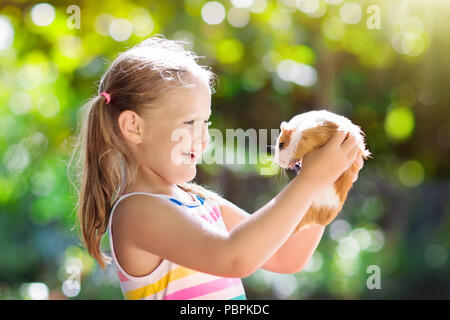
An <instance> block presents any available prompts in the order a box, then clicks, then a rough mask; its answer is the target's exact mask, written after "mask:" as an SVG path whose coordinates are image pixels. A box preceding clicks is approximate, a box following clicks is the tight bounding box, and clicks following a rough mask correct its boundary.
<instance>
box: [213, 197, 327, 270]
mask: <svg viewBox="0 0 450 320" xmlns="http://www.w3.org/2000/svg"><path fill="white" fill-rule="evenodd" d="M219 208H220V211H221V214H222V218H223V221H224V222H225V225H226V227H227V230H228V232H230V231H231V230H232V229H233V228H234V227H235V226H236V225H237V224H238V223H240V222H242V221H244V220H245V219H247V218H248V217H250V216H251V215H250V214H249V213H248V212H246V211H245V210H243V209H241V208H239V207H238V206H236V205H235V204H233V203H232V202H230V201H228V200H226V199H222V202H221V204H220V205H219ZM324 229H325V227H322V226H311V227H309V228H305V229H302V230H300V232H299V233H298V234H297V235H295V236H293V237H290V238H288V240H286V242H285V243H284V244H283V245H282V246H281V248H280V249H278V250H277V252H275V254H274V255H273V256H271V257H270V258H269V260H267V261H266V262H265V263H264V264H263V265H262V266H261V268H262V269H265V270H268V271H272V272H278V273H295V272H299V271H301V269H302V268H303V267H304V266H305V265H306V263H307V262H308V260H309V258H310V257H311V256H312V254H313V253H314V251H315V250H316V248H317V245H318V244H319V242H320V239H321V238H322V234H323V231H324Z"/></svg>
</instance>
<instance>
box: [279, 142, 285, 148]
mask: <svg viewBox="0 0 450 320" xmlns="http://www.w3.org/2000/svg"><path fill="white" fill-rule="evenodd" d="M283 146H284V142H280V144H279V145H278V148H279V149H280V150H281V148H283Z"/></svg>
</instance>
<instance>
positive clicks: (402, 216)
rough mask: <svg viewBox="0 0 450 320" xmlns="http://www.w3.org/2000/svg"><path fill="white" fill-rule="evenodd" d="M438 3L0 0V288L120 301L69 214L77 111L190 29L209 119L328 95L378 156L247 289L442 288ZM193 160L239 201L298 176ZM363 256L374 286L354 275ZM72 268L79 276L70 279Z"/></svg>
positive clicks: (393, 293)
mask: <svg viewBox="0 0 450 320" xmlns="http://www.w3.org/2000/svg"><path fill="white" fill-rule="evenodd" d="M74 4H75V5H77V6H78V7H75V8H74V7H73V6H72V5H74ZM70 6H72V7H70ZM77 8H78V9H80V21H79V22H80V25H79V28H73V26H74V25H75V26H76V22H77V21H76V16H75V15H74V12H76V10H77ZM449 10H450V5H449V4H448V3H447V2H445V1H433V2H431V1H430V2H428V1H426V2H425V1H419V0H410V1H387V0H386V1H381V0H373V1H358V2H356V1H355V2H352V1H342V0H303V1H295V0H279V1H274V0H266V1H265V0H254V1H244V0H234V1H221V2H217V1H212V2H207V1H203V0H185V1H136V0H135V1H130V0H118V1H104V0H100V1H57V2H56V1H54V2H53V3H51V4H45V5H43V4H40V3H39V2H37V1H25V0H23V1H1V2H0V80H1V86H0V109H1V116H0V151H1V157H0V160H1V162H0V299H39V298H46V297H48V298H50V299H66V298H71V299H122V298H123V297H122V293H121V291H120V288H119V286H118V279H117V277H116V274H115V272H114V271H113V270H112V269H111V268H108V269H107V270H101V269H100V268H99V267H98V265H97V264H96V263H95V262H94V261H93V259H92V258H91V257H90V256H89V255H88V254H87V253H86V251H85V250H84V249H83V248H82V247H81V246H80V244H79V241H78V238H77V235H76V232H75V230H73V229H72V227H73V224H74V221H75V216H74V212H72V209H73V207H74V204H75V199H74V197H73V196H72V195H71V192H70V188H69V184H68V180H67V177H66V171H65V170H66V162H67V160H68V156H69V154H70V151H71V145H70V137H71V135H73V134H74V132H75V128H76V116H77V111H78V109H79V108H80V106H81V105H82V104H83V103H85V102H86V101H87V100H88V99H89V98H90V97H91V96H93V95H96V94H97V92H96V84H97V83H98V81H99V79H100V76H101V75H102V73H103V72H104V71H105V70H106V68H107V66H108V65H109V63H110V62H111V61H112V60H113V59H114V57H115V56H116V55H117V54H118V53H119V52H120V51H123V50H125V49H126V48H129V47H131V46H133V45H134V44H137V43H138V42H140V41H142V40H143V39H145V38H146V37H149V36H151V35H153V34H158V33H160V34H163V35H164V36H165V37H166V38H170V39H185V40H187V41H189V42H190V45H188V46H187V49H190V50H193V51H195V52H196V53H198V54H199V55H201V56H204V58H203V59H201V61H199V63H200V64H203V65H210V66H212V67H213V70H214V72H215V73H216V74H217V75H218V76H219V82H218V84H217V86H216V93H215V94H214V95H213V115H212V121H213V126H212V127H213V128H217V129H219V130H221V131H222V132H224V133H225V130H226V129H227V128H242V129H243V130H247V129H248V128H254V129H256V130H258V129H278V128H279V125H280V123H281V122H282V121H284V120H288V119H290V118H291V117H292V116H294V115H295V114H298V113H302V112H305V111H309V110H311V109H322V108H324V109H328V110H330V111H332V112H336V113H339V114H341V115H344V116H347V117H349V118H350V119H351V120H352V121H353V122H354V123H355V124H358V125H359V126H361V127H362V129H363V130H364V132H365V133H366V140H367V146H368V148H369V150H370V151H371V152H372V154H373V155H374V159H370V160H369V161H368V162H367V164H366V166H365V167H364V169H363V170H362V171H361V172H360V175H359V179H358V181H357V182H356V183H355V185H354V187H353V189H352V190H351V191H350V194H349V198H348V200H347V202H346V204H345V206H344V209H343V210H342V212H341V213H340V216H339V217H338V220H336V221H335V222H333V224H331V225H330V226H328V227H327V229H326V231H325V234H324V236H323V238H322V241H321V242H320V244H319V246H318V248H317V250H316V252H315V254H314V255H313V257H312V259H311V260H310V262H309V263H308V266H307V267H306V268H305V269H304V270H303V271H301V272H299V273H297V274H276V273H272V272H268V271H265V270H258V271H257V272H256V273H255V274H253V275H252V276H250V277H248V278H245V279H243V281H244V286H245V287H246V291H247V297H248V298H249V299H260V298H261V299H262V298H264V299H312V298H333V299H336V298H337V299H380V298H383V299H389V298H449V297H450V291H449V290H450V289H449V288H450V269H449V262H448V254H449V250H448V249H449V244H450V239H449V237H448V234H449V231H450V219H449V213H450V203H449V200H448V195H449V194H450V193H449V180H448V178H449V161H448V159H449V150H450V119H449V118H450V117H449V114H450V112H449V108H448V104H449V102H450V97H449V94H450V90H448V88H447V86H448V74H449V72H450V70H449V68H450V64H449V63H448V57H449V48H450V46H449V38H448V37H447V36H446V31H447V30H448V25H445V23H446V21H447V19H446V18H447V17H448V15H449ZM377 12H378V13H379V18H380V20H379V21H378V22H379V29H377V28H375V29H374V28H373V27H374V26H376V22H377V21H376V20H374V19H376V13H377ZM267 139H268V141H267V142H268V144H273V143H274V142H275V139H276V136H273V137H267ZM270 151H271V150H270V148H268V149H267V150H260V152H261V156H262V159H263V160H268V159H270ZM237 152H238V153H242V152H244V153H245V154H246V155H247V156H248V155H249V151H247V150H237ZM262 168H265V169H266V170H265V171H264V172H265V174H261V169H262ZM198 169H199V170H198V176H197V178H196V180H197V181H199V182H201V183H205V184H207V185H209V186H210V187H211V188H213V189H216V190H219V191H220V192H222V193H223V194H225V195H226V197H227V199H229V200H230V201H232V202H234V203H236V204H238V205H239V206H241V207H242V208H243V209H245V210H247V211H248V212H254V211H255V210H257V209H258V208H260V207H261V206H262V205H264V204H265V203H267V202H268V201H269V200H270V199H271V198H273V197H274V196H275V195H276V194H277V193H278V192H279V191H280V190H281V189H282V188H283V187H284V186H285V185H286V184H287V183H288V181H289V179H291V178H292V176H290V173H287V174H285V173H282V172H280V171H279V170H278V169H277V168H274V167H273V166H271V165H270V164H269V165H267V163H265V162H264V161H258V163H257V164H256V165H248V164H247V165H206V164H205V165H199V168H198ZM107 240H108V239H107V236H105V238H104V243H103V245H104V250H108V249H109V248H108V245H107V244H108V243H107ZM370 265H377V266H379V267H380V270H381V289H380V290H369V289H368V288H367V286H366V281H367V278H368V277H369V276H370V274H369V273H367V268H368V267H369V266H370ZM77 266H78V267H77ZM74 268H75V269H74ZM77 268H78V269H77ZM74 270H75V271H74ZM77 270H78V271H80V277H79V284H80V285H81V290H77V288H74V286H73V281H72V282H71V283H67V282H65V281H67V280H68V279H69V280H70V279H72V280H73V279H76V273H77ZM74 277H75V278H74ZM70 284H72V286H70ZM64 287H65V288H66V289H63V288H64Z"/></svg>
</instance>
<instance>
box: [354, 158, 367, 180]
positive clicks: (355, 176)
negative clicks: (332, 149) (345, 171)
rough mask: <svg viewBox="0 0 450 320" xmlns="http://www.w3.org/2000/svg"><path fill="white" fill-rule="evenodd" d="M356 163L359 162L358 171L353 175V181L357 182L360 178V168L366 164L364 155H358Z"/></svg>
mask: <svg viewBox="0 0 450 320" xmlns="http://www.w3.org/2000/svg"><path fill="white" fill-rule="evenodd" d="M356 163H357V164H358V171H356V173H355V175H354V176H353V180H352V181H353V182H355V181H356V180H357V179H358V173H359V170H361V169H362V167H363V165H364V160H363V158H362V156H359V157H356Z"/></svg>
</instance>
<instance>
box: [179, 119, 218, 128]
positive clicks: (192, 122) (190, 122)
mask: <svg viewBox="0 0 450 320" xmlns="http://www.w3.org/2000/svg"><path fill="white" fill-rule="evenodd" d="M185 123H186V124H194V120H191V121H188V122H185ZM205 124H206V126H207V127H209V126H210V125H211V124H212V122H211V121H205Z"/></svg>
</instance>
